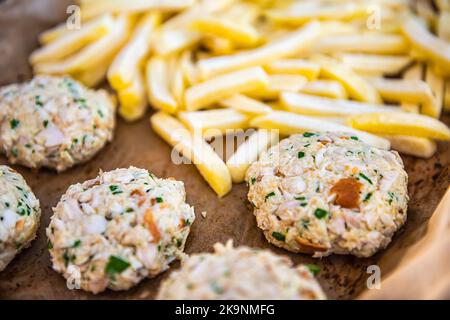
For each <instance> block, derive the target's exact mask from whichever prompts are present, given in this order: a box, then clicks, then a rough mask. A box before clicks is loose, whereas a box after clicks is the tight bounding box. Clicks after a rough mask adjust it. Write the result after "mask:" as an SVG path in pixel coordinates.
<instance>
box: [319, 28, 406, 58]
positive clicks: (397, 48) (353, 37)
mask: <svg viewBox="0 0 450 320" xmlns="http://www.w3.org/2000/svg"><path fill="white" fill-rule="evenodd" d="M311 50H312V52H314V53H337V52H359V53H372V54H405V53H407V52H408V43H407V41H406V40H405V38H404V37H402V36H401V35H396V34H386V33H381V32H374V31H371V32H366V33H357V34H337V35H333V36H326V37H323V38H321V39H320V40H319V41H318V42H317V43H316V44H315V45H314V46H313V47H312V48H311Z"/></svg>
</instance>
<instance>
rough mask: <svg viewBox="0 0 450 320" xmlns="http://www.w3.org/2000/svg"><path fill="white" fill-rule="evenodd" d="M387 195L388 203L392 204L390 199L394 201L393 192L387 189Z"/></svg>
mask: <svg viewBox="0 0 450 320" xmlns="http://www.w3.org/2000/svg"><path fill="white" fill-rule="evenodd" d="M388 197H389V199H388V203H389V204H392V201H394V198H395V193H393V192H391V191H389V192H388Z"/></svg>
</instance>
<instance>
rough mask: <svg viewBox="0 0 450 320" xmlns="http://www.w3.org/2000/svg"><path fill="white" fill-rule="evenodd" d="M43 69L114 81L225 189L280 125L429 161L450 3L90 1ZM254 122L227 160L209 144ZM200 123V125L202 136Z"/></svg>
mask: <svg viewBox="0 0 450 320" xmlns="http://www.w3.org/2000/svg"><path fill="white" fill-rule="evenodd" d="M79 2H80V6H81V15H82V27H81V29H78V30H68V29H67V28H66V27H65V25H60V26H57V27H55V28H53V29H51V30H48V31H46V32H44V33H43V34H41V36H40V38H39V41H40V43H41V44H42V47H41V48H39V49H37V50H36V51H35V52H34V53H33V54H32V55H31V57H30V62H31V64H32V66H33V69H34V71H35V73H37V74H40V73H44V74H56V75H62V74H69V75H71V76H72V77H74V78H76V79H78V80H79V81H81V82H83V83H84V84H86V85H87V86H90V87H95V86H98V85H100V84H101V83H102V82H103V81H104V80H105V79H107V80H108V82H109V84H110V86H111V87H112V89H114V91H115V92H116V93H117V97H118V100H119V102H120V109H119V113H120V115H121V116H122V117H123V118H124V119H126V120H128V121H134V120H137V119H140V118H141V117H143V116H144V115H145V112H146V109H147V106H148V105H150V106H151V107H153V108H154V109H156V110H159V111H158V112H157V113H155V114H154V115H153V116H152V117H151V125H152V127H153V129H154V130H155V131H156V132H157V134H159V135H160V136H161V137H162V138H163V139H164V140H166V141H167V142H168V143H169V144H171V145H172V146H173V147H174V148H175V149H176V150H177V151H179V152H180V153H181V154H183V155H184V156H185V157H187V158H189V159H191V160H193V162H194V163H195V164H196V165H197V167H198V170H199V171H200V173H201V174H202V175H203V177H204V178H205V180H206V181H207V182H208V183H209V185H210V186H211V187H212V189H213V190H214V191H215V192H216V193H217V194H218V195H219V196H223V195H225V194H227V193H228V192H229V191H230V190H231V187H232V183H233V182H234V183H239V182H242V181H243V180H244V176H245V172H246V170H247V168H248V166H249V164H250V163H251V162H252V161H255V160H256V159H257V158H258V156H259V154H260V153H261V152H263V151H264V150H266V149H267V148H268V147H269V146H270V145H272V144H273V143H274V142H275V141H276V140H277V138H278V137H276V135H275V134H274V133H273V131H270V130H271V129H276V130H278V131H279V133H280V134H281V135H289V134H293V133H301V132H305V131H347V132H352V133H354V134H355V135H356V136H358V137H359V138H360V139H361V140H364V141H366V142H367V143H369V144H371V145H373V146H377V147H380V148H385V149H389V148H391V147H392V148H393V149H395V150H398V151H399V152H401V153H404V154H408V155H414V156H417V157H423V158H428V157H431V156H432V155H433V154H434V153H435V151H436V142H435V141H436V140H450V129H449V128H448V127H447V126H446V125H445V124H444V123H442V122H440V121H439V117H440V116H441V114H442V112H445V111H450V0H440V1H439V0H434V1H431V0H430V1H425V0H423V1H420V0H416V1H413V0H411V1H410V0H360V1H351V0H333V1H332V0H297V1H294V0H276V1H275V0H190V1H188V0H80V1H79ZM249 128H254V129H256V131H255V133H254V134H253V135H251V136H250V137H249V138H248V139H247V140H246V141H245V142H244V143H242V144H241V145H240V146H239V147H238V148H237V150H236V152H235V153H234V154H233V155H232V156H231V157H229V159H228V160H227V161H224V160H223V159H222V157H220V156H219V155H218V154H217V153H216V152H215V150H214V149H213V148H212V147H211V145H210V144H209V143H208V140H209V139H211V138H213V137H217V136H221V135H225V134H227V132H229V130H230V129H239V130H246V129H249ZM198 132H200V134H199V135H198V134H195V133H198Z"/></svg>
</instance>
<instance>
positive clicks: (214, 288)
mask: <svg viewBox="0 0 450 320" xmlns="http://www.w3.org/2000/svg"><path fill="white" fill-rule="evenodd" d="M211 289H212V291H214V292H215V293H216V294H222V293H223V292H224V290H223V288H222V287H221V286H219V285H218V284H217V283H216V282H213V283H211Z"/></svg>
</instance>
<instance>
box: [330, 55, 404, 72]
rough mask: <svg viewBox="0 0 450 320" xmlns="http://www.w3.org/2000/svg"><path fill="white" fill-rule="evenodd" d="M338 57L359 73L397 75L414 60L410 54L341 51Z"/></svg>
mask: <svg viewBox="0 0 450 320" xmlns="http://www.w3.org/2000/svg"><path fill="white" fill-rule="evenodd" d="M336 57H337V58H338V59H339V60H340V61H341V62H342V63H343V64H345V65H346V66H348V67H350V68H352V69H353V70H354V71H356V72H358V73H363V74H374V75H396V74H398V73H400V72H401V71H402V70H403V69H405V68H406V66H408V65H409V64H410V63H411V62H412V58H411V57H409V56H394V55H379V54H358V53H341V54H337V55H336Z"/></svg>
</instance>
